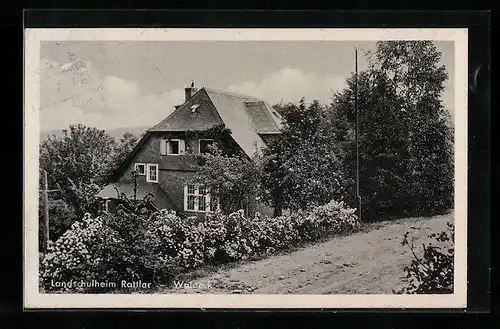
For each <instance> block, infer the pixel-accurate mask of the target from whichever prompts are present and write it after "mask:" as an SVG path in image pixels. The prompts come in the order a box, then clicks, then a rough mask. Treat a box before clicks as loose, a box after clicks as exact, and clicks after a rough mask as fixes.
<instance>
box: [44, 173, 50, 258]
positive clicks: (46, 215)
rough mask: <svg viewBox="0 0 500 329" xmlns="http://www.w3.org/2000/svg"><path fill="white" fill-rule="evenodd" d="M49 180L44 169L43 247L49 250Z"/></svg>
mask: <svg viewBox="0 0 500 329" xmlns="http://www.w3.org/2000/svg"><path fill="white" fill-rule="evenodd" d="M48 190H49V182H48V179H47V171H46V170H44V171H43V210H44V225H43V249H44V251H46V250H47V247H48V244H49V239H50V236H49V232H50V231H49V192H48Z"/></svg>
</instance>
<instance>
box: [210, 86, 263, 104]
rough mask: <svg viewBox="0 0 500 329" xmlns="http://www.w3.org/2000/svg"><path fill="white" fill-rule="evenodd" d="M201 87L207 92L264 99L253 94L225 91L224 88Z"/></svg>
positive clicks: (257, 99)
mask: <svg viewBox="0 0 500 329" xmlns="http://www.w3.org/2000/svg"><path fill="white" fill-rule="evenodd" d="M202 89H205V90H206V91H208V92H214V93H218V94H225V95H229V96H235V97H239V98H247V99H254V100H256V101H261V102H264V100H262V99H260V98H258V97H255V96H249V95H243V94H239V93H235V92H232V91H227V90H224V89H216V88H209V87H203V88H202Z"/></svg>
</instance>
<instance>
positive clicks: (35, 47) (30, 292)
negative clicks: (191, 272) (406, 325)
mask: <svg viewBox="0 0 500 329" xmlns="http://www.w3.org/2000/svg"><path fill="white" fill-rule="evenodd" d="M70 40H71V41H148V40H149V41H168V40H170V41H174V40H178V41H181V40H185V41H187V40H192V41H194V40H198V41H208V40H221V41H223V40H232V41H250V40H254V41H265V40H269V41H271V40H274V41H278V40H289V41H292V40H322V41H326V40H331V41H373V40H436V41H437V40H440V41H454V45H455V63H454V65H455V116H454V120H455V279H454V282H455V287H454V294H449V295H289V294H287V295H204V294H181V295H174V294H151V295H149V294H130V295H128V294H126V295H125V294H123V295H122V294H99V295H92V294H41V293H40V292H39V284H38V266H39V257H38V191H37V189H38V173H39V171H38V166H39V164H38V158H39V157H38V152H39V139H40V134H39V132H40V131H39V129H40V114H39V111H40V110H39V108H40V44H41V42H42V41H70ZM24 42H25V52H24V56H25V64H24V86H25V90H24V194H23V201H24V214H23V216H24V218H23V224H24V225H23V226H24V236H23V238H24V240H23V244H24V307H25V308H464V307H466V304H467V78H468V74H467V70H468V68H467V63H468V60H467V59H468V56H467V55H468V54H467V42H468V32H467V29H156V28H155V29H139V28H137V29H26V30H25V40H24Z"/></svg>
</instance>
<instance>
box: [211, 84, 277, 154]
mask: <svg viewBox="0 0 500 329" xmlns="http://www.w3.org/2000/svg"><path fill="white" fill-rule="evenodd" d="M203 89H205V90H206V92H207V94H208V96H209V97H210V99H211V100H212V102H213V104H214V105H215V108H216V109H217V112H218V113H219V115H220V117H221V118H222V121H223V122H224V124H225V125H226V127H227V128H229V129H230V130H231V133H232V136H233V138H234V140H235V141H236V142H237V143H238V144H239V145H240V146H241V148H242V149H243V151H245V153H246V154H247V155H248V156H250V157H252V156H253V155H254V154H255V152H256V151H257V150H258V149H262V148H264V147H265V143H264V141H263V140H262V138H261V136H260V135H259V133H279V130H280V128H281V117H280V116H279V114H277V113H276V114H273V113H272V112H270V111H269V109H270V107H269V106H268V105H267V104H265V103H264V102H263V101H261V100H260V99H258V98H255V97H251V96H244V95H239V94H235V93H231V92H227V91H222V90H216V89H212V88H203ZM266 112H267V113H266ZM272 116H276V119H273V118H272Z"/></svg>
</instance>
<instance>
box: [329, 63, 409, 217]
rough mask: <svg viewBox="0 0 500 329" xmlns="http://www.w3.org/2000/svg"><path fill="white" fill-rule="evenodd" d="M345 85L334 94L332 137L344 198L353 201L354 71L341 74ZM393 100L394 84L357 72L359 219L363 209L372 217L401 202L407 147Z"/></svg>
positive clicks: (354, 168)
mask: <svg viewBox="0 0 500 329" xmlns="http://www.w3.org/2000/svg"><path fill="white" fill-rule="evenodd" d="M347 85H348V86H347V88H345V89H344V90H343V91H341V92H339V93H337V94H335V95H334V98H333V103H332V109H333V112H332V116H333V119H332V120H334V127H335V129H336V131H337V132H338V139H337V141H338V142H339V143H340V145H341V147H342V148H343V150H344V157H343V159H342V167H343V171H344V173H345V174H346V175H345V181H344V185H345V190H346V198H347V199H348V200H349V202H350V203H351V204H353V205H357V199H356V173H357V171H356V170H357V166H356V144H355V129H356V113H355V108H354V92H355V77H354V76H351V77H350V78H349V79H348V80H347ZM398 106H399V100H398V98H397V97H396V94H395V91H394V88H392V86H391V85H390V83H389V81H388V80H387V79H386V78H385V76H384V75H382V74H380V73H379V72H377V71H364V72H361V73H360V74H359V75H358V116H359V132H360V134H359V141H358V143H359V177H360V183H359V184H360V194H361V198H362V210H363V218H365V219H366V218H367V216H366V215H368V216H369V217H371V218H373V217H376V218H377V217H380V216H382V215H387V214H390V213H393V212H394V211H395V210H397V209H398V208H399V207H401V206H402V205H404V200H405V197H406V194H405V190H406V185H405V180H404V175H405V171H406V169H407V163H408V154H407V153H408V152H407V151H406V142H405V141H406V139H407V136H406V134H405V130H404V127H403V126H401V125H400V124H399V122H401V112H400V111H399V110H398Z"/></svg>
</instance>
